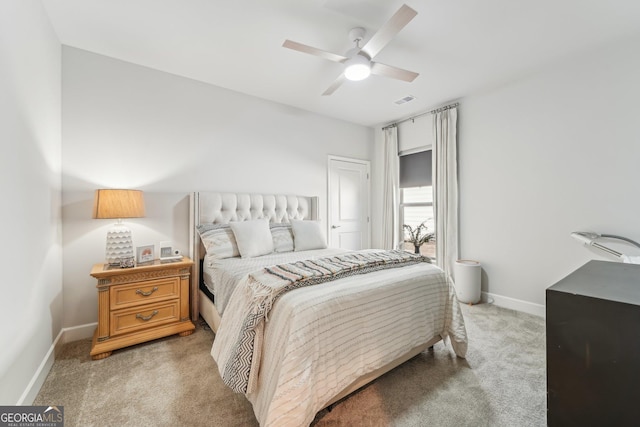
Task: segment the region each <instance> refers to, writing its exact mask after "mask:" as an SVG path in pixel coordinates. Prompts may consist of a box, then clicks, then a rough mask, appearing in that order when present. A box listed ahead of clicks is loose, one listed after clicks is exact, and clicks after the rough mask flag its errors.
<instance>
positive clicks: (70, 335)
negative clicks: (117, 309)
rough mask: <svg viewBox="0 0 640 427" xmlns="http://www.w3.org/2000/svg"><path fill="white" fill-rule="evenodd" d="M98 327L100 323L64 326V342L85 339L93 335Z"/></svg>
mask: <svg viewBox="0 0 640 427" xmlns="http://www.w3.org/2000/svg"><path fill="white" fill-rule="evenodd" d="M97 327H98V323H97V322H96V323H87V324H86V325H80V326H74V327H71V328H64V329H63V331H64V335H63V344H66V343H68V342H72V341H79V340H84V339H86V338H92V337H93V331H95V330H96V328H97Z"/></svg>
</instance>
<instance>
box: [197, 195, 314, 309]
mask: <svg viewBox="0 0 640 427" xmlns="http://www.w3.org/2000/svg"><path fill="white" fill-rule="evenodd" d="M190 199H191V200H190V215H189V217H190V221H189V222H190V227H189V228H190V232H189V240H190V248H191V249H190V254H189V255H190V257H191V259H193V261H194V262H195V266H194V268H193V270H194V271H193V272H192V274H191V318H192V320H194V321H195V320H197V318H198V287H199V284H200V260H201V259H202V258H203V257H204V255H205V254H204V247H203V246H202V244H201V243H200V236H199V235H198V231H197V229H196V227H197V226H198V225H200V224H227V223H229V222H231V221H247V220H251V219H262V218H268V219H269V222H276V223H277V222H290V220H291V219H303V220H304V219H318V218H319V214H318V212H319V211H318V198H317V197H307V196H290V195H281V194H246V193H213V192H196V193H192V194H191V198H190Z"/></svg>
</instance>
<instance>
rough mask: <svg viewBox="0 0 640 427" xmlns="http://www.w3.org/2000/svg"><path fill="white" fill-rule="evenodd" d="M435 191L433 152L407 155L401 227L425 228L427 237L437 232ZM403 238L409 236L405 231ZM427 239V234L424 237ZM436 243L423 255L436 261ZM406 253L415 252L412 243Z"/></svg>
mask: <svg viewBox="0 0 640 427" xmlns="http://www.w3.org/2000/svg"><path fill="white" fill-rule="evenodd" d="M432 190H433V188H432V184H431V150H427V151H421V152H419V153H413V154H407V155H404V156H401V157H400V223H401V224H402V225H408V226H410V227H411V228H412V229H413V230H416V228H417V227H419V226H420V224H424V225H425V226H426V227H427V229H426V232H427V233H433V232H435V223H434V216H433V191H432ZM402 231H403V236H404V238H405V239H406V238H407V237H408V236H409V234H408V232H407V230H405V228H404V227H403V230H402ZM421 234H422V235H424V232H422V233H421ZM435 245H436V243H435V241H434V240H433V239H432V240H431V241H429V242H427V243H424V244H422V245H421V246H420V249H419V250H420V253H421V254H422V255H425V256H429V257H432V258H435V248H436V247H435ZM404 249H405V250H407V251H411V252H413V251H414V245H413V243H411V242H405V243H404Z"/></svg>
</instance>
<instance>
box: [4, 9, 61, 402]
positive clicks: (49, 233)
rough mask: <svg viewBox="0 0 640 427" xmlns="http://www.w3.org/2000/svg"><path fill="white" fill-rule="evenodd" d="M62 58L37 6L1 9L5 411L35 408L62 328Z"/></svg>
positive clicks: (58, 46) (56, 41)
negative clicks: (38, 379) (39, 376)
mask: <svg viewBox="0 0 640 427" xmlns="http://www.w3.org/2000/svg"><path fill="white" fill-rule="evenodd" d="M60 58H61V55H60V43H59V42H58V40H57V38H56V36H55V34H54V32H53V30H52V28H51V26H50V25H49V21H48V19H47V17H46V15H45V12H44V10H43V8H42V5H41V4H40V2H39V1H32V0H24V1H11V2H9V1H3V2H0V141H2V156H1V157H0V176H1V177H2V179H1V181H0V182H1V186H2V187H1V191H2V198H3V205H2V209H1V210H0V222H1V223H2V230H3V233H2V257H1V259H2V261H1V263H2V272H3V278H2V284H0V325H2V327H1V328H0V349H1V350H0V404H2V405H15V404H16V403H18V402H20V403H22V402H24V403H30V401H31V400H32V399H33V397H34V396H33V395H30V394H29V393H27V394H23V393H25V391H26V390H31V391H32V392H37V390H38V389H39V384H35V385H34V387H33V388H29V387H28V386H29V383H30V381H31V380H32V378H34V373H35V372H36V371H37V370H38V369H39V366H40V364H41V362H42V361H43V360H45V359H46V355H47V352H48V351H49V350H50V348H51V346H52V344H53V342H54V340H55V339H56V337H57V336H58V333H59V332H60V330H61V328H62V311H63V305H62V250H61V228H60V164H61V163H60V162H61V160H60V147H61V142H60V67H61V65H60V61H61V59H60ZM43 369H47V368H46V367H43Z"/></svg>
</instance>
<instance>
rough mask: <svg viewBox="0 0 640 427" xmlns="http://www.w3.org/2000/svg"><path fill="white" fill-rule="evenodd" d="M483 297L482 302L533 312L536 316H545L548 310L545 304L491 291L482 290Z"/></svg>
mask: <svg viewBox="0 0 640 427" xmlns="http://www.w3.org/2000/svg"><path fill="white" fill-rule="evenodd" d="M481 298H482V302H490V303H492V304H495V305H497V306H499V307H504V308H509V309H511V310H516V311H522V312H524V313H529V314H533V315H534V316H540V317H545V312H546V310H545V306H544V305H542V304H535V303H532V302H529V301H523V300H520V299H515V298H510V297H505V296H502V295H496V294H491V293H489V292H482V297H481Z"/></svg>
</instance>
